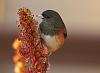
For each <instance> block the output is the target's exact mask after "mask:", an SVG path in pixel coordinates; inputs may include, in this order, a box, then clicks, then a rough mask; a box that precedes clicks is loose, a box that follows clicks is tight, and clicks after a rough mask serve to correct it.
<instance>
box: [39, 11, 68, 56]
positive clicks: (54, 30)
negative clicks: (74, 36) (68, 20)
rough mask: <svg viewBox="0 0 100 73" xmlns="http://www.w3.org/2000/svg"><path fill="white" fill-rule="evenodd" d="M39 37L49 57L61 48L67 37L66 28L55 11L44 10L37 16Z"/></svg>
mask: <svg viewBox="0 0 100 73" xmlns="http://www.w3.org/2000/svg"><path fill="white" fill-rule="evenodd" d="M38 16H39V17H41V19H42V21H41V23H40V24H39V30H40V36H41V38H42V40H43V41H44V43H45V45H46V46H47V48H48V50H49V55H51V54H52V53H54V52H55V51H57V50H58V49H60V48H62V46H63V45H64V41H65V39H66V37H67V29H66V26H65V24H64V22H63V20H62V18H61V16H60V15H59V13H58V12H57V11H54V10H45V11H44V12H42V13H41V15H38Z"/></svg>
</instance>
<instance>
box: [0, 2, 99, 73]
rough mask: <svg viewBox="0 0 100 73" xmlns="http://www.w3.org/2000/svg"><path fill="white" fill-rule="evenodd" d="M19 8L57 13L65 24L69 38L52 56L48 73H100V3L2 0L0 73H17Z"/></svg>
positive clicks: (0, 16)
mask: <svg viewBox="0 0 100 73" xmlns="http://www.w3.org/2000/svg"><path fill="white" fill-rule="evenodd" d="M20 7H27V8H29V9H30V10H31V11H32V12H33V14H41V13H42V12H43V11H44V10H47V9H53V10H56V11H58V12H59V14H60V15H61V17H62V19H63V20H64V23H65V24H66V28H67V31H68V38H67V39H66V41H65V44H64V47H63V48H62V49H60V50H59V51H57V52H56V53H55V54H54V55H52V56H51V57H50V62H51V70H50V71H48V73H100V0H0V73H14V63H13V61H12V57H13V55H14V54H15V51H14V50H13V49H12V43H13V41H14V39H15V38H16V36H17V32H18V27H17V24H16V20H17V10H18V8H20Z"/></svg>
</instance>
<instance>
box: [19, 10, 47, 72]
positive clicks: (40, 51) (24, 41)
mask: <svg viewBox="0 0 100 73" xmlns="http://www.w3.org/2000/svg"><path fill="white" fill-rule="evenodd" d="M18 15H19V28H20V31H19V34H18V40H19V41H21V43H20V47H18V48H19V49H17V51H18V54H20V56H21V59H22V60H23V61H21V62H22V63H21V64H24V65H23V66H22V67H23V68H24V72H20V73H46V71H47V67H48V49H47V47H46V46H45V44H44V43H43V41H42V40H41V39H40V33H39V30H38V27H37V25H38V23H37V21H36V20H35V19H33V15H32V13H31V11H30V10H29V9H27V8H20V9H19V10H18ZM17 42H18V41H17ZM17 62H19V61H17Z"/></svg>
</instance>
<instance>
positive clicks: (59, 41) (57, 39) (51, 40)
mask: <svg viewBox="0 0 100 73" xmlns="http://www.w3.org/2000/svg"><path fill="white" fill-rule="evenodd" d="M41 37H42V38H43V40H44V42H45V44H46V45H47V47H48V48H49V50H50V51H51V52H55V51H56V50H58V49H59V48H61V47H62V46H63V44H64V35H63V34H57V35H54V36H50V35H44V34H42V35H41Z"/></svg>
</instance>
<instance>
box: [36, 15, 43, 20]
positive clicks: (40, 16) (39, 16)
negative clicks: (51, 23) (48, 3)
mask: <svg viewBox="0 0 100 73" xmlns="http://www.w3.org/2000/svg"><path fill="white" fill-rule="evenodd" d="M36 17H38V18H41V19H44V17H43V16H42V15H36Z"/></svg>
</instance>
